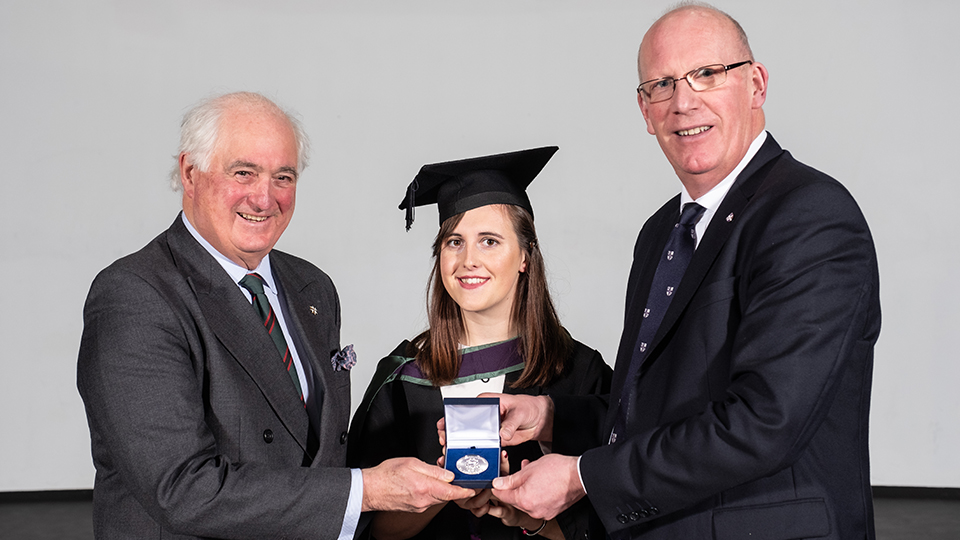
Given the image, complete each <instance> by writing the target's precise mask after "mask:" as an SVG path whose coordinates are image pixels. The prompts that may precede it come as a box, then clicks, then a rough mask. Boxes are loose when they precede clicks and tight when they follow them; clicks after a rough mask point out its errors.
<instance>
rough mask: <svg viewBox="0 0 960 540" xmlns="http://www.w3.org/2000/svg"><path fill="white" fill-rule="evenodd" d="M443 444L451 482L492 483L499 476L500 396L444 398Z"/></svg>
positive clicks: (471, 485) (467, 485) (463, 484)
mask: <svg viewBox="0 0 960 540" xmlns="http://www.w3.org/2000/svg"><path fill="white" fill-rule="evenodd" d="M443 418H444V423H445V425H446V434H447V448H446V453H445V454H444V461H445V463H444V466H445V467H446V469H447V470H448V471H452V472H453V474H454V475H455V477H454V479H453V483H454V484H455V485H458V486H461V487H465V488H474V489H483V488H489V487H493V479H494V478H496V477H498V476H500V399H499V398H444V400H443Z"/></svg>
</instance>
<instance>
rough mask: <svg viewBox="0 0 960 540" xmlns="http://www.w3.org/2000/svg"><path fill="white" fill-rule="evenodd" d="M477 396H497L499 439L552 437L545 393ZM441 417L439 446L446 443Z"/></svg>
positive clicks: (550, 411)
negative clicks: (498, 401) (540, 394)
mask: <svg viewBox="0 0 960 540" xmlns="http://www.w3.org/2000/svg"><path fill="white" fill-rule="evenodd" d="M477 397H495V398H500V442H501V445H503V446H516V445H518V444H521V443H525V442H527V441H540V442H551V441H553V400H552V399H550V398H549V397H548V396H526V395H511V394H480V395H479V396H477ZM445 425H446V424H445V423H444V420H443V418H441V419H440V421H439V422H437V437H438V438H439V439H440V446H446V444H447V440H446V439H447V433H446V430H445V429H444V426H445Z"/></svg>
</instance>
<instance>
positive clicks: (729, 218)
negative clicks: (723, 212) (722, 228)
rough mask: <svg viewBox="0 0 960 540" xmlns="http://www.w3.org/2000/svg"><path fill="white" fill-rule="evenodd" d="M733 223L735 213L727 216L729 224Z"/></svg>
mask: <svg viewBox="0 0 960 540" xmlns="http://www.w3.org/2000/svg"><path fill="white" fill-rule="evenodd" d="M731 221H733V212H730V215H729V216H727V223H730V222H731Z"/></svg>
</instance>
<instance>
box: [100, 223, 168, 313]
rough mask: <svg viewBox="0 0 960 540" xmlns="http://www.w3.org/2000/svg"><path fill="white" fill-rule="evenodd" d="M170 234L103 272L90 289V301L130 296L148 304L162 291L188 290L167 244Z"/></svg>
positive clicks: (162, 234)
mask: <svg viewBox="0 0 960 540" xmlns="http://www.w3.org/2000/svg"><path fill="white" fill-rule="evenodd" d="M168 233H169V231H164V232H163V233H161V234H160V235H158V236H157V237H156V238H154V239H153V240H151V241H150V243H148V244H147V245H146V246H144V247H143V248H141V249H140V250H138V251H136V252H134V253H131V254H129V255H126V256H124V257H121V258H119V259H117V260H116V261H114V262H113V263H111V264H110V265H108V266H107V267H106V268H104V269H103V270H101V271H100V272H99V273H98V274H97V276H96V277H95V278H94V280H93V284H92V285H91V287H90V296H89V297H88V299H89V298H90V297H100V296H109V297H116V296H130V295H135V296H136V297H137V299H138V301H141V302H149V301H150V300H151V299H153V298H157V297H158V296H162V294H161V292H160V291H161V290H164V289H170V288H171V287H173V288H174V289H180V288H182V287H185V286H186V285H187V284H186V281H185V279H184V277H183V273H182V272H181V271H180V270H179V269H178V268H177V265H176V261H175V259H174V257H173V254H172V252H171V248H170V244H169V242H168V238H167V237H168Z"/></svg>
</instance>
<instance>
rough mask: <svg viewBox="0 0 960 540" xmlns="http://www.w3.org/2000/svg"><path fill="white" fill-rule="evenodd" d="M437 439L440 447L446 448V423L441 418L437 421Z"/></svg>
mask: <svg viewBox="0 0 960 540" xmlns="http://www.w3.org/2000/svg"><path fill="white" fill-rule="evenodd" d="M437 438H438V439H440V446H447V423H446V422H445V421H444V419H443V418H441V419H440V420H437Z"/></svg>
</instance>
